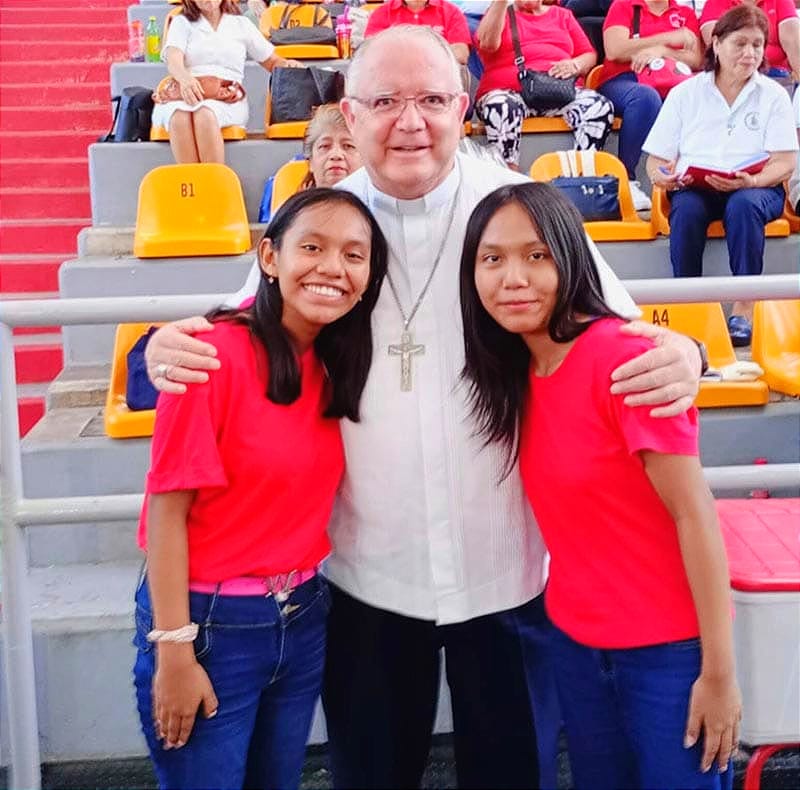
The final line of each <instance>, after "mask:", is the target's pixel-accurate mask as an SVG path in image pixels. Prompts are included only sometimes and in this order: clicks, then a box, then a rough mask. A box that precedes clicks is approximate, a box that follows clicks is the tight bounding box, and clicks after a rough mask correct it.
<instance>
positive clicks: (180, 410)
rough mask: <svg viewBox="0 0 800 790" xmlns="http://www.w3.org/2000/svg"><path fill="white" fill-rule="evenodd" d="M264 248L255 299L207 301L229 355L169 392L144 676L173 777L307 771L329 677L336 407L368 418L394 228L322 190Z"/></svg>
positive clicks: (266, 779)
mask: <svg viewBox="0 0 800 790" xmlns="http://www.w3.org/2000/svg"><path fill="white" fill-rule="evenodd" d="M258 257H259V262H260V264H261V269H262V276H261V282H260V283H259V286H258V290H257V292H256V296H255V300H254V302H253V303H252V304H250V305H243V306H242V307H240V308H239V309H236V310H225V309H221V310H217V311H215V312H214V313H212V314H211V315H210V316H209V319H210V321H211V324H212V328H211V330H210V331H209V332H207V333H204V334H203V339H204V340H206V341H207V342H210V343H211V344H212V345H214V346H215V347H216V349H217V357H218V358H219V360H220V363H221V364H220V368H219V370H217V371H216V372H215V373H213V374H212V375H211V376H210V377H209V379H208V381H207V382H206V383H204V384H196V385H192V386H190V387H188V389H187V391H186V393H185V394H183V395H170V394H167V393H162V394H161V396H160V398H159V401H158V406H157V408H156V425H155V433H154V435H153V445H152V465H151V468H150V472H149V474H148V476H147V484H146V499H145V505H144V509H143V512H142V518H141V523H140V530H139V542H140V545H141V547H142V549H143V550H145V551H146V552H147V576H146V582H147V583H144V580H143V581H142V583H140V585H139V589H138V590H137V593H136V638H135V645H136V647H137V648H138V650H137V658H136V664H135V667H134V679H135V686H136V694H137V701H138V708H139V714H140V717H141V722H142V729H143V731H144V734H145V737H146V739H147V743H148V746H149V749H150V754H151V757H152V760H153V763H154V766H155V770H156V775H157V777H158V781H159V785H160V786H161V787H170V788H172V787H176V788H199V787H213V788H241V787H248V788H250V787H252V788H292V787H297V786H298V785H299V782H300V773H301V769H302V764H303V758H304V754H305V744H306V740H307V738H308V732H309V729H310V726H311V721H312V716H313V712H314V707H315V705H316V700H317V697H318V695H319V690H320V685H321V680H322V669H323V662H324V657H325V625H326V617H327V610H328V601H329V598H328V591H327V588H326V585H325V582H324V580H323V579H322V578H321V577H320V576H319V575H318V574H317V572H316V569H317V566H318V565H319V563H320V562H321V561H322V560H323V559H324V558H325V556H326V555H327V554H328V552H329V549H330V544H329V542H328V537H327V534H326V528H327V524H328V519H329V517H330V513H331V508H332V507H333V500H334V496H335V494H336V490H337V488H338V485H339V481H340V478H341V476H342V473H343V470H344V452H343V448H342V443H341V438H340V435H339V423H338V418H340V417H347V418H349V419H351V420H355V421H357V420H358V417H359V413H358V409H359V400H360V397H361V393H362V390H363V388H364V384H365V382H366V377H367V373H368V371H369V366H370V361H371V358H372V339H371V338H372V333H371V331H370V320H371V312H372V308H373V307H374V305H375V302H376V300H377V298H378V293H379V291H380V286H381V282H382V279H383V276H384V273H385V271H386V260H387V251H386V242H385V240H384V238H383V235H382V234H381V231H380V229H379V228H378V226H377V224H376V222H375V220H374V219H373V218H372V215H371V214H370V213H369V211H368V209H367V208H366V207H365V206H364V204H363V203H361V201H360V200H359V199H358V198H357V197H355V196H354V195H352V194H351V193H349V192H346V191H339V190H332V189H313V190H309V191H305V192H301V193H299V194H297V195H295V196H293V197H292V198H290V199H289V200H288V201H287V202H286V203H285V204H284V205H283V206H282V208H281V209H280V210H279V211H278V212H277V214H276V215H275V218H274V219H273V220H272V222H271V223H270V225H269V227H268V228H267V231H266V234H265V236H264V239H263V240H262V241H261V243H260V245H259V247H258ZM162 375H163V374H162ZM154 648H155V649H154ZM198 713H199V714H201V715H198Z"/></svg>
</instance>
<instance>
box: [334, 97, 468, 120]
mask: <svg viewBox="0 0 800 790" xmlns="http://www.w3.org/2000/svg"><path fill="white" fill-rule="evenodd" d="M458 96H459V94H458V93H443V92H437V91H426V92H425V93H417V94H416V95H414V96H397V95H394V94H388V95H383V96H366V97H363V98H362V97H360V96H350V98H351V99H353V101H357V102H358V103H359V104H363V105H364V107H366V108H367V110H368V111H369V112H371V113H372V114H373V115H380V116H381V117H385V118H398V117H400V115H401V114H402V113H403V111H404V110H405V108H406V106H407V105H408V103H409V102H410V101H413V102H414V104H415V105H416V107H417V112H419V113H420V114H421V115H425V116H428V115H441V114H442V113H445V112H447V110H449V109H450V107H451V106H452V104H453V102H454V101H455V99H457V98H458Z"/></svg>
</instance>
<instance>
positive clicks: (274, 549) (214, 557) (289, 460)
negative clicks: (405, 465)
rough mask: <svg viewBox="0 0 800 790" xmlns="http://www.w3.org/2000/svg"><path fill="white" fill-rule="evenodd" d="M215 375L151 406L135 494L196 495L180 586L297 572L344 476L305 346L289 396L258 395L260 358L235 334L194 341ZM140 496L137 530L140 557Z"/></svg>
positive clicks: (249, 341) (315, 365)
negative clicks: (146, 466) (205, 350)
mask: <svg viewBox="0 0 800 790" xmlns="http://www.w3.org/2000/svg"><path fill="white" fill-rule="evenodd" d="M197 337H199V338H202V339H203V340H205V341H206V342H208V343H211V344H212V345H214V346H216V348H217V358H218V359H219V360H220V362H221V363H222V365H221V367H220V369H219V370H218V371H216V372H214V373H212V374H211V375H210V376H209V381H208V382H207V383H206V384H193V385H191V386H189V388H188V390H187V392H186V393H185V394H184V395H168V394H166V393H162V394H161V395H160V396H159V399H158V405H157V406H156V426H155V432H154V434H153V444H152V450H151V454H152V459H151V466H150V472H149V473H148V475H147V481H146V491H145V495H146V496H147V495H148V494H151V493H152V494H154V493H163V492H166V491H183V490H192V489H197V496H196V498H195V500H194V503H193V504H192V506H191V509H190V511H189V516H188V519H187V526H188V536H189V578H190V580H191V581H197V582H220V581H224V580H225V579H231V578H235V577H237V576H269V575H273V574H278V573H288V572H289V571H291V570H307V569H310V568H313V567H315V566H316V565H317V564H319V563H320V562H321V561H322V560H323V559H324V558H325V557H326V556H327V555H328V553H329V552H330V543H329V541H328V535H327V532H326V529H327V526H328V520H329V518H330V514H331V509H332V507H333V499H334V496H335V494H336V490H337V488H338V486H339V481H340V479H341V477H342V474H343V472H344V450H343V448H342V440H341V436H340V434H339V421H338V420H335V419H329V418H323V416H322V411H323V409H324V405H325V403H326V378H325V374H324V371H323V368H322V365H321V364H320V363H319V361H318V359H317V357H316V355H315V354H314V351H313V349H310V350H309V351H307V352H306V353H305V354H303V356H302V358H301V359H300V365H301V370H302V389H301V395H300V397H299V398H298V399H297V400H296V401H295V402H294V403H292V404H290V405H288V406H282V405H278V404H275V403H273V402H272V401H270V400H268V399H267V397H266V394H265V393H266V382H267V356H266V353H265V352H264V349H263V347H262V346H261V345H260V344H259V343H258V341H257V340H255V339H254V338H252V337H251V335H250V332H249V330H248V329H247V327H244V326H241V325H238V324H233V323H231V322H227V321H224V322H219V323H216V324H215V325H214V328H213V329H212V330H211V331H210V332H207V333H203V334H198V335H197ZM146 515H147V499H145V504H144V508H143V509H142V516H141V519H140V522H139V545H140V546H141V548H142V549H145V550H146V535H147V524H146Z"/></svg>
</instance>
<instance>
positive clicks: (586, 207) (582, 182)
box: [550, 176, 622, 222]
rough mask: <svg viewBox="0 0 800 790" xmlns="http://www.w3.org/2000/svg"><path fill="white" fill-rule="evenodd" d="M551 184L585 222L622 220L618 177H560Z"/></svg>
mask: <svg viewBox="0 0 800 790" xmlns="http://www.w3.org/2000/svg"><path fill="white" fill-rule="evenodd" d="M550 183H551V184H552V185H553V186H554V187H558V189H560V190H561V191H562V192H563V193H564V194H565V195H566V196H567V197H568V198H569V199H570V200H571V201H572V202H573V203H574V204H575V206H576V207H577V209H578V211H580V213H581V215H582V216H583V220H584V222H597V221H599V220H619V219H621V218H622V215H621V214H620V210H619V179H618V178H617V177H616V176H558V178H554V179H553V180H552V181H551V182H550Z"/></svg>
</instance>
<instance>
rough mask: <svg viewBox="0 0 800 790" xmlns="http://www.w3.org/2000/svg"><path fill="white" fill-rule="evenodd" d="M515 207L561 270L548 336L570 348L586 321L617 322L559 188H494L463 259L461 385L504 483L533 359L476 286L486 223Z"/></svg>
mask: <svg viewBox="0 0 800 790" xmlns="http://www.w3.org/2000/svg"><path fill="white" fill-rule="evenodd" d="M510 203H516V204H518V205H519V206H520V207H521V208H522V209H523V210H524V211H525V212H526V213H527V214H528V216H529V217H530V219H531V222H532V223H533V225H534V227H535V228H536V230H537V233H538V235H539V238H540V239H541V241H543V242H544V243H545V244H546V245H547V246H548V247H549V248H550V254H551V255H552V257H553V261H554V262H555V265H556V269H557V271H558V289H557V291H556V303H555V306H554V308H553V313H552V315H551V316H550V320H549V321H548V324H547V330H548V332H549V334H550V337H551V338H552V339H553V340H554V341H555V342H556V343H566V342H568V341H570V340H574V339H575V338H576V337H578V335H580V334H581V333H582V332H583V331H585V330H586V329H587V328H588V326H589V324H588V322H586V320H585V318H583V317H585V316H591V317H600V316H615V315H616V313H614V311H613V310H611V308H610V307H609V306H608V305H607V304H606V303H605V301H604V299H603V292H602V288H601V286H600V277H599V275H598V273H597V269H596V267H595V264H594V257H593V256H592V252H591V250H590V249H589V245H588V244H587V242H586V233H585V231H584V229H583V221H582V218H581V215H580V214H579V213H578V210H577V209H576V208H575V206H574V205H573V204H572V203H571V202H570V201H569V200H567V198H566V197H564V196H563V195H562V193H561V192H559V190H558V189H556V188H555V187H552V186H550V185H549V184H535V183H532V182H530V183H524V184H514V185H512V186H504V187H500V188H499V189H496V190H495V191H494V192H491V193H490V194H489V195H487V196H486V197H485V198H484V199H483V200H481V202H480V203H478V205H477V206H476V207H475V210H474V211H473V212H472V215H471V216H470V218H469V223H468V224H467V233H466V237H465V239H464V249H463V252H462V254H461V317H462V319H463V322H464V352H465V363H464V369H463V371H462V372H461V378H462V379H463V380H464V381H466V382H467V386H468V399H469V403H470V407H471V411H472V415H473V417H474V418H475V420H476V422H477V434H478V435H479V436H481V437H483V439H484V446H485V445H487V444H491V443H492V442H499V443H500V444H502V445H503V446H504V447H505V449H506V451H507V455H506V465H505V467H504V471H503V478H505V477H507V476H508V474H509V473H510V471H511V469H512V468H513V466H514V463H515V462H516V460H517V457H518V455H519V422H520V418H521V417H522V412H523V407H524V404H525V398H526V396H527V393H528V375H529V374H528V369H529V367H530V361H531V354H530V351H529V349H528V347H527V345H526V344H525V341H524V340H523V339H522V337H520V335H517V334H514V333H512V332H508V331H507V330H505V329H503V327H501V326H500V325H499V324H498V323H497V322H496V321H495V320H494V318H492V317H491V316H490V315H489V313H488V312H487V311H486V308H484V306H483V304H482V303H481V300H480V297H479V296H478V291H477V288H476V287H475V259H476V257H477V253H478V245H479V244H480V241H481V238H482V237H483V234H484V232H485V230H486V226H487V225H488V224H489V221H490V220H491V219H492V217H493V216H494V215H495V214H496V213H497V212H498V211H499V210H500V209H501V208H503V207H504V206H506V205H508V204H510Z"/></svg>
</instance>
